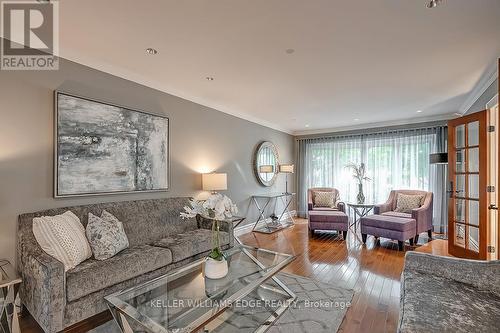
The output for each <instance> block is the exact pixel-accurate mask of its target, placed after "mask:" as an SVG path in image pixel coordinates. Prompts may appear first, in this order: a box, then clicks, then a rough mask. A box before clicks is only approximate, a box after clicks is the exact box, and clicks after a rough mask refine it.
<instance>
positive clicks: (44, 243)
mask: <svg viewBox="0 0 500 333" xmlns="http://www.w3.org/2000/svg"><path fill="white" fill-rule="evenodd" d="M33 234H34V235H35V238H36V240H37V242H38V244H40V247H41V248H42V250H43V251H45V252H46V253H47V254H48V255H50V256H52V257H54V258H55V259H57V260H59V261H60V262H62V263H63V265H64V270H65V271H68V270H70V269H72V268H75V267H76V265H78V264H79V263H81V262H82V261H85V260H87V259H88V258H90V257H91V256H92V250H91V249H90V245H89V242H88V241H87V237H85V229H84V228H83V225H82V224H81V223H80V219H79V218H78V217H77V216H76V215H75V214H73V213H72V212H70V211H67V212H66V213H64V214H61V215H56V216H42V217H35V218H34V219H33Z"/></svg>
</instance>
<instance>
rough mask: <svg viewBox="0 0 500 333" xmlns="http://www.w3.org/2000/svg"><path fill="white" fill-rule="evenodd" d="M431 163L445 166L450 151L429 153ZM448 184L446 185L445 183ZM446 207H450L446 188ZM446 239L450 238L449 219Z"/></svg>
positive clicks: (445, 229) (445, 232) (446, 222)
mask: <svg viewBox="0 0 500 333" xmlns="http://www.w3.org/2000/svg"><path fill="white" fill-rule="evenodd" d="M429 164H431V165H442V166H445V165H447V164H448V153H434V154H430V155H429ZM445 173H446V171H445ZM446 183H447V182H446ZM445 186H446V185H445ZM445 190H446V194H447V195H446V207H444V209H448V194H449V190H448V189H446V188H445ZM443 231H444V239H448V221H445V223H444V230H443Z"/></svg>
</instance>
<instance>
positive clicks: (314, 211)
mask: <svg viewBox="0 0 500 333" xmlns="http://www.w3.org/2000/svg"><path fill="white" fill-rule="evenodd" d="M316 191H318V192H333V193H334V194H333V195H334V198H335V202H336V203H337V205H336V207H334V208H329V207H314V192H316ZM307 200H308V204H307V206H308V207H307V209H308V219H309V230H310V231H311V234H312V235H314V231H315V230H336V231H339V232H340V231H342V236H343V238H344V239H346V237H347V229H348V228H349V218H348V217H347V214H346V213H345V204H344V203H343V202H341V201H340V196H339V191H338V190H337V189H336V188H333V187H314V188H310V189H309V190H307Z"/></svg>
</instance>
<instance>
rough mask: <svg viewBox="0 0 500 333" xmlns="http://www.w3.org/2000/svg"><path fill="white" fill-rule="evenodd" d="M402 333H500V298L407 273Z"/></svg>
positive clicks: (404, 283) (402, 292)
mask: <svg viewBox="0 0 500 333" xmlns="http://www.w3.org/2000/svg"><path fill="white" fill-rule="evenodd" d="M401 304H402V308H401V322H400V330H399V332H401V333H404V332H457V333H462V332H463V333H465V332H500V321H499V320H498V318H500V297H498V296H496V295H495V294H492V293H490V292H487V291H482V290H479V289H477V288H475V287H473V286H471V285H467V284H463V283H460V282H457V281H454V280H450V279H446V278H443V277H439V276H436V275H431V274H425V273H420V272H414V271H411V272H410V271H405V272H404V279H403V280H402V285H401Z"/></svg>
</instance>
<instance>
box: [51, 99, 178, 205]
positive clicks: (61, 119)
mask: <svg viewBox="0 0 500 333" xmlns="http://www.w3.org/2000/svg"><path fill="white" fill-rule="evenodd" d="M55 103H56V125H55V126H56V149H55V152H56V156H55V163H56V167H55V196H56V197H64V196H72V195H94V194H106V193H122V192H139V191H165V190H167V189H168V185H169V184H168V173H169V170H168V167H169V164H168V153H169V152H168V150H169V149H168V147H169V142H168V137H169V133H168V125H169V122H168V118H167V117H162V116H158V115H153V114H150V113H145V112H141V111H136V110H131V109H127V108H124V107H120V106H115V105H111V104H106V103H102V102H97V101H93V100H90V99H86V98H82V97H77V96H72V95H69V94H66V93H62V92H56V98H55Z"/></svg>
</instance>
